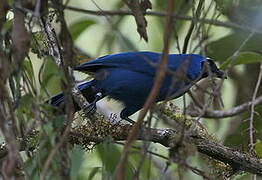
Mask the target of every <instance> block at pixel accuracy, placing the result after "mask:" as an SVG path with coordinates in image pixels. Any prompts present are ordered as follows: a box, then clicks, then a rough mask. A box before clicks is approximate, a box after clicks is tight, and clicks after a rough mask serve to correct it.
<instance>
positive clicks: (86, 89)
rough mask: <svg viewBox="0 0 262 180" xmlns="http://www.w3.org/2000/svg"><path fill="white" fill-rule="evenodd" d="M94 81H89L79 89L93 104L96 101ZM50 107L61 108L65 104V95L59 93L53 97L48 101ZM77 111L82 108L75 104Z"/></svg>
mask: <svg viewBox="0 0 262 180" xmlns="http://www.w3.org/2000/svg"><path fill="white" fill-rule="evenodd" d="M93 84H94V81H87V82H84V83H82V84H80V85H79V86H78V89H79V90H80V91H81V92H82V94H83V95H84V97H85V98H86V99H87V101H88V102H89V103H90V102H93V101H94V100H95V94H96V93H95V90H94V88H93ZM47 102H48V103H49V104H50V105H52V106H55V107H59V106H60V105H62V104H63V103H64V94H63V93H59V94H57V95H55V96H53V97H51V98H50V99H49V100H48V101H47ZM74 105H75V109H76V111H78V110H80V108H79V107H78V106H77V105H76V103H74Z"/></svg>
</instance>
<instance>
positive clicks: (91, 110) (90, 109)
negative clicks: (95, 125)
mask: <svg viewBox="0 0 262 180" xmlns="http://www.w3.org/2000/svg"><path fill="white" fill-rule="evenodd" d="M101 98H102V93H101V92H98V93H96V95H95V100H94V101H93V102H92V103H90V104H89V106H88V107H87V109H88V112H87V113H88V114H94V113H95V112H96V103H97V102H98V101H99V100H100V99H101Z"/></svg>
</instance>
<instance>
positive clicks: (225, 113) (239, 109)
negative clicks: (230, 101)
mask: <svg viewBox="0 0 262 180" xmlns="http://www.w3.org/2000/svg"><path fill="white" fill-rule="evenodd" d="M252 104H254V106H256V105H259V104H262V96H259V97H258V98H257V99H255V100H254V101H249V102H246V103H243V104H241V105H239V106H235V107H233V108H231V109H228V110H221V111H219V110H206V111H204V113H203V115H202V117H205V118H226V117H232V116H236V115H239V114H241V113H243V112H244V111H245V110H247V109H248V108H249V107H250V106H251V105H252ZM187 113H188V114H189V115H191V116H193V117H197V116H199V112H198V111H187Z"/></svg>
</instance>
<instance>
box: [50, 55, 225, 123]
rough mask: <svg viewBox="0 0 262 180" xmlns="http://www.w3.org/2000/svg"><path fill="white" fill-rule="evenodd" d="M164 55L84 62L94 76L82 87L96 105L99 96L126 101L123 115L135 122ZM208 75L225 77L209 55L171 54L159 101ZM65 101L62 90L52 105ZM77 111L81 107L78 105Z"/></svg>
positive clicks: (79, 68) (83, 66)
mask: <svg viewBox="0 0 262 180" xmlns="http://www.w3.org/2000/svg"><path fill="white" fill-rule="evenodd" d="M161 55H162V54H161V53H155V52H125V53H118V54H112V55H106V56H103V57H100V58H97V59H94V60H91V61H88V62H86V63H83V64H80V65H79V66H77V67H75V68H74V69H75V70H77V71H81V72H85V73H91V74H93V75H94V79H93V80H91V81H88V82H85V83H83V84H81V85H79V86H78V88H79V90H80V91H81V92H82V94H83V95H84V96H85V98H86V99H87V101H88V102H90V103H91V104H92V105H93V106H94V107H95V103H96V102H97V101H98V100H99V99H102V98H104V97H106V96H108V97H109V98H113V99H115V100H117V101H120V102H122V103H123V105H124V106H125V108H124V109H123V110H122V111H121V113H120V117H121V118H122V119H126V120H128V121H131V120H130V119H129V118H128V117H129V116H130V115H132V114H134V113H135V112H137V111H138V110H140V109H141V108H142V107H143V105H144V103H145V101H146V99H147V97H148V95H149V93H150V91H151V88H152V86H153V84H154V79H155V74H156V70H157V65H158V62H159V61H160V59H161ZM208 75H213V76H215V77H218V78H224V77H225V76H224V73H223V72H222V71H220V70H219V69H218V68H217V66H216V64H215V63H214V62H213V60H211V59H209V58H205V57H203V56H201V55H197V54H169V55H168V64H167V74H166V76H165V78H164V80H163V83H162V86H161V88H160V90H159V93H158V95H157V97H156V102H158V101H163V100H165V99H167V98H168V99H174V98H177V97H179V96H181V95H183V94H184V93H186V92H187V91H188V90H189V88H190V87H191V86H192V85H194V83H196V82H197V81H199V80H201V79H203V78H205V77H207V76H208ZM63 101H64V95H63V94H62V93H61V94H58V95H56V96H54V97H52V98H51V105H53V106H61V104H63ZM75 110H76V111H78V110H80V108H79V107H78V106H77V105H75Z"/></svg>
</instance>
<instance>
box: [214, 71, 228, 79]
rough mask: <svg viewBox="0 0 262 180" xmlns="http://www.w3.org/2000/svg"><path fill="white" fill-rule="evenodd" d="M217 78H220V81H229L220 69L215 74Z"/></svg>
mask: <svg viewBox="0 0 262 180" xmlns="http://www.w3.org/2000/svg"><path fill="white" fill-rule="evenodd" d="M214 74H215V76H216V77H218V78H220V79H227V75H226V73H225V72H224V71H221V70H219V69H217V71H216V72H215V73H214Z"/></svg>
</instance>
